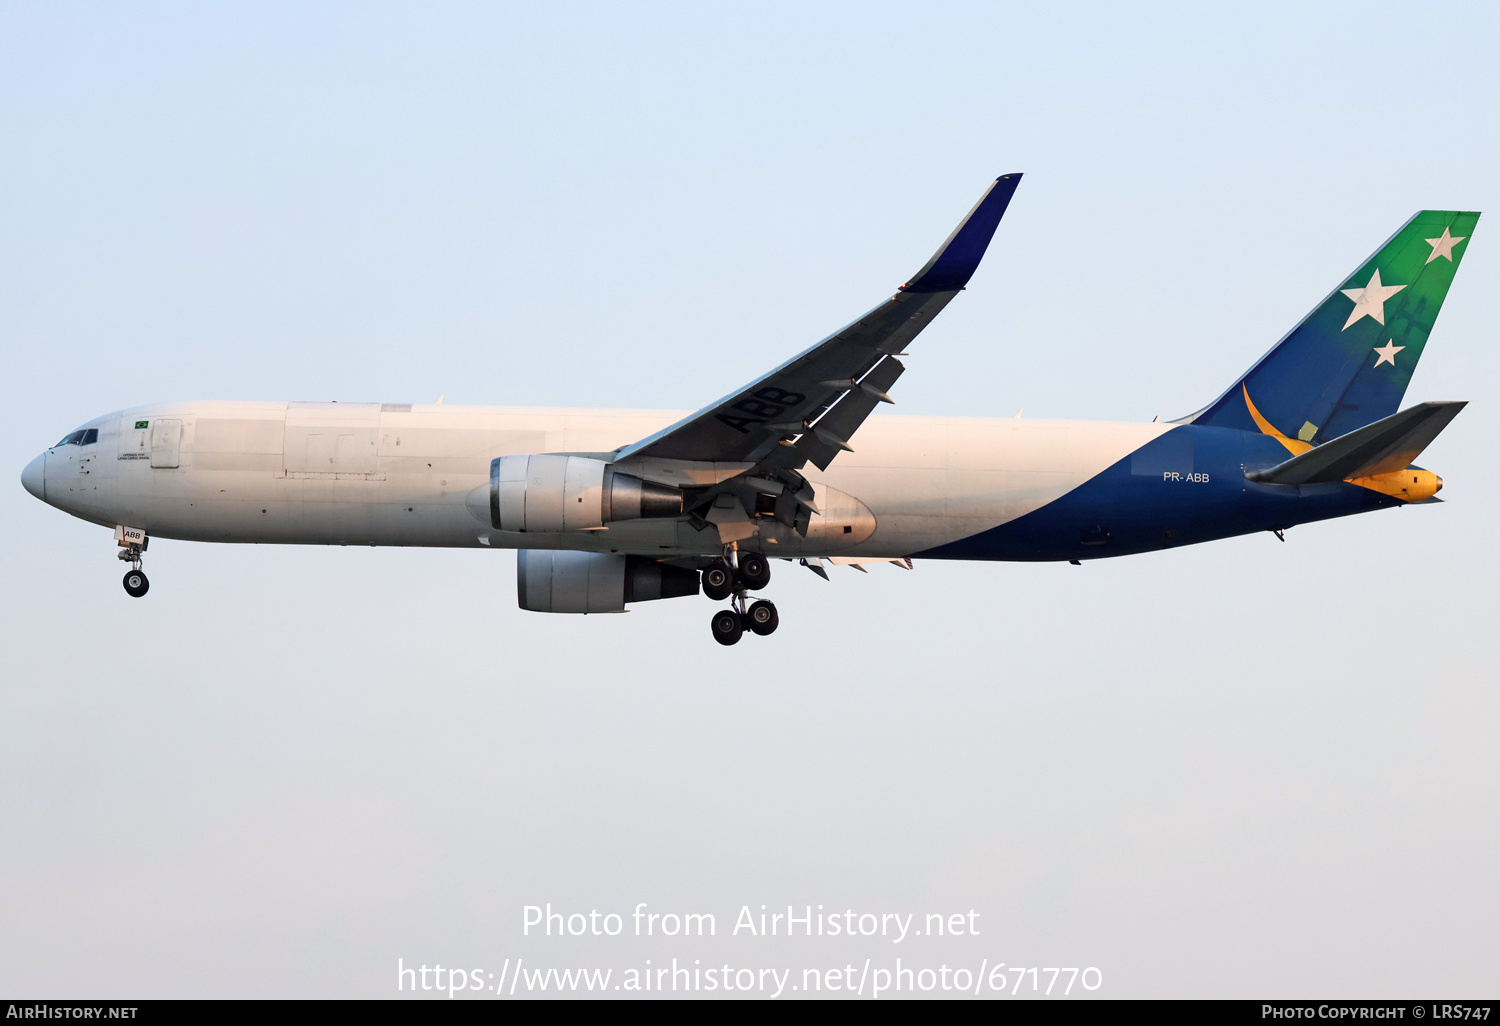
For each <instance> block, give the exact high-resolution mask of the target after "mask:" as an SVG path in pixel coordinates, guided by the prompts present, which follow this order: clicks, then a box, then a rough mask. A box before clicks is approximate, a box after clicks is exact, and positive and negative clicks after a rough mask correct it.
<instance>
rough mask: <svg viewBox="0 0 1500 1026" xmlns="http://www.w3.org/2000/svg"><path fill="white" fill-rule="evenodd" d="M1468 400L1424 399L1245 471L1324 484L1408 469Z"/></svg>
mask: <svg viewBox="0 0 1500 1026" xmlns="http://www.w3.org/2000/svg"><path fill="white" fill-rule="evenodd" d="M1467 405H1468V403H1466V402H1432V403H1421V404H1419V405H1417V406H1413V407H1411V408H1410V409H1407V410H1402V411H1401V412H1400V413H1393V414H1391V415H1390V416H1389V417H1386V418H1385V419H1384V420H1377V421H1376V422H1375V423H1373V424H1367V425H1366V426H1364V427H1362V428H1358V429H1357V430H1354V431H1351V432H1349V433H1348V434H1346V435H1340V436H1339V437H1338V438H1334V439H1330V440H1329V441H1327V442H1324V443H1323V444H1322V445H1320V446H1318V447H1317V448H1314V449H1309V450H1308V451H1307V452H1304V453H1302V454H1301V455H1299V456H1293V457H1292V458H1291V459H1289V460H1287V461H1286V462H1285V463H1280V464H1277V465H1276V466H1274V467H1272V468H1270V469H1269V470H1259V471H1254V472H1252V473H1249V474H1246V475H1245V476H1246V477H1248V478H1249V479H1250V480H1252V481H1261V482H1264V483H1266V484H1288V485H1299V484H1322V483H1325V482H1329V481H1346V480H1348V479H1349V478H1355V477H1361V478H1362V477H1374V476H1376V475H1379V474H1389V473H1393V472H1395V471H1399V470H1405V469H1406V468H1407V467H1409V466H1411V462H1412V460H1414V459H1416V458H1417V457H1418V456H1419V455H1421V453H1422V450H1423V449H1425V448H1427V446H1429V445H1430V444H1432V440H1433V439H1434V438H1436V437H1437V436H1438V433H1439V432H1441V431H1442V430H1443V428H1445V427H1447V426H1448V424H1449V422H1450V421H1452V420H1453V418H1454V417H1456V416H1458V411H1459V410H1462V409H1463V408H1464V407H1465V406H1467Z"/></svg>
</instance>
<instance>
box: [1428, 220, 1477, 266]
mask: <svg viewBox="0 0 1500 1026" xmlns="http://www.w3.org/2000/svg"><path fill="white" fill-rule="evenodd" d="M1467 238H1468V236H1467V235H1460V236H1459V237H1458V238H1456V239H1455V238H1454V237H1453V236H1451V235H1449V234H1448V229H1447V228H1444V229H1443V234H1442V235H1440V236H1438V237H1437V238H1435V239H1424V240H1423V241H1425V242H1426V243H1427V245H1429V246H1431V247H1432V255H1431V256H1429V257H1428V258H1427V259H1426V260H1425V261H1424V265H1425V264H1430V263H1432V262H1433V261H1434V260H1436V259H1437V258H1438V257H1446V258H1447V260H1448V262H1449V263H1450V264H1451V263H1453V247H1454V246H1457V245H1458V244H1459V243H1460V242H1462V241H1464V240H1465V239H1467Z"/></svg>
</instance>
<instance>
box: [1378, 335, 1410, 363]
mask: <svg viewBox="0 0 1500 1026" xmlns="http://www.w3.org/2000/svg"><path fill="white" fill-rule="evenodd" d="M1405 348H1406V347H1405V346H1398V345H1396V340H1395V339H1391V340H1390V341H1389V342H1387V343H1386V344H1385V345H1383V346H1381V347H1380V348H1379V349H1372V350H1370V351H1371V352H1372V353H1374V354H1375V366H1377V367H1379V366H1380V365H1381V364H1382V363H1388V364H1390V365H1391V366H1392V367H1394V366H1396V354H1397V353H1399V352H1401V350H1403V349H1405Z"/></svg>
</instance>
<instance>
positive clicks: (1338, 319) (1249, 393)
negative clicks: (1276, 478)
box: [1184, 210, 1479, 454]
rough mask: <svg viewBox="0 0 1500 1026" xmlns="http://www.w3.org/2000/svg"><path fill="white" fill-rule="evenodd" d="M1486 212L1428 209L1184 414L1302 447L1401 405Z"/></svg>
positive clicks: (1191, 419)
mask: <svg viewBox="0 0 1500 1026" xmlns="http://www.w3.org/2000/svg"><path fill="white" fill-rule="evenodd" d="M1478 220H1479V214H1478V213H1477V212H1475V211H1462V210H1423V211H1421V212H1419V213H1418V214H1417V215H1416V216H1414V217H1413V218H1412V219H1411V220H1410V221H1407V222H1406V224H1405V225H1403V226H1402V227H1401V229H1400V230H1399V231H1398V232H1396V234H1395V235H1393V236H1391V238H1390V240H1389V241H1387V242H1386V244H1385V245H1383V246H1381V247H1380V249H1379V250H1377V251H1376V252H1375V254H1374V255H1373V256H1371V257H1370V258H1369V259H1368V260H1366V261H1365V262H1364V263H1363V264H1361V265H1360V266H1359V267H1358V268H1357V269H1356V270H1355V272H1354V273H1353V274H1351V275H1350V276H1349V277H1348V278H1347V279H1345V280H1344V281H1343V282H1341V283H1340V284H1339V287H1338V288H1336V289H1334V290H1333V291H1332V292H1331V293H1329V294H1328V297H1327V298H1326V299H1324V300H1323V302H1322V303H1320V304H1318V306H1317V307H1316V308H1315V309H1314V310H1313V311H1312V312H1311V313H1310V314H1308V315H1307V316H1306V317H1304V318H1303V319H1302V322H1301V323H1300V324H1298V325H1297V326H1296V327H1295V328H1293V329H1292V330H1291V331H1290V332H1288V333H1287V334H1286V336H1285V337H1284V338H1282V340H1281V341H1280V342H1278V343H1277V344H1276V346H1275V347H1274V348H1273V349H1272V350H1271V351H1270V352H1269V353H1267V354H1266V355H1265V356H1263V357H1261V359H1260V361H1259V362H1258V363H1256V364H1255V366H1254V367H1251V368H1250V370H1249V371H1248V372H1246V374H1245V375H1244V377H1242V378H1240V379H1239V380H1238V381H1236V382H1235V383H1234V384H1233V385H1231V386H1230V387H1229V389H1228V390H1227V391H1226V392H1225V393H1224V394H1223V395H1222V396H1220V397H1219V398H1218V399H1217V400H1216V401H1215V402H1214V403H1213V404H1212V405H1210V406H1208V407H1207V408H1206V409H1204V410H1202V411H1200V412H1198V413H1196V414H1194V415H1193V416H1191V417H1187V418H1184V421H1185V422H1188V423H1194V424H1202V425H1205V426H1210V427H1231V428H1239V429H1241V430H1244V431H1259V432H1263V433H1265V434H1268V435H1272V436H1273V437H1277V438H1280V439H1281V440H1282V443H1283V444H1284V445H1286V446H1287V448H1288V450H1289V451H1291V452H1292V453H1293V454H1295V453H1298V452H1301V451H1304V450H1306V449H1308V448H1311V447H1312V446H1314V445H1317V444H1318V443H1320V442H1322V441H1324V440H1325V439H1329V438H1337V437H1338V436H1339V435H1343V434H1347V433H1348V432H1350V431H1353V430H1355V429H1356V428H1360V427H1364V426H1365V425H1366V424H1373V423H1374V422H1375V421H1377V420H1381V419H1382V418H1385V417H1389V416H1390V415H1391V414H1393V413H1395V412H1396V410H1397V408H1398V407H1399V406H1400V405H1401V397H1402V396H1403V395H1405V394H1406V386H1407V384H1408V383H1410V381H1411V375H1412V372H1413V371H1414V370H1416V367H1417V361H1418V360H1419V359H1420V358H1421V356H1422V349H1423V347H1424V346H1425V345H1426V344H1427V336H1428V334H1429V333H1430V332H1431V331H1432V325H1433V322H1434V321H1436V320H1437V315H1438V310H1439V309H1441V307H1442V305H1443V299H1444V298H1445V297H1446V296H1447V295H1448V286H1449V285H1451V284H1452V283H1453V275H1454V274H1455V273H1456V272H1457V271H1458V265H1459V263H1460V262H1462V260H1463V256H1464V253H1465V252H1466V251H1467V249H1468V246H1469V239H1470V237H1471V236H1472V235H1473V234H1474V225H1475V224H1476V223H1477V222H1478Z"/></svg>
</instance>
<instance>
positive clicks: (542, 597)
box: [516, 549, 698, 613]
mask: <svg viewBox="0 0 1500 1026" xmlns="http://www.w3.org/2000/svg"><path fill="white" fill-rule="evenodd" d="M516 593H517V599H518V600H519V602H520V605H521V608H522V609H530V610H532V611H533V612H537V613H619V612H623V611H624V609H625V604H626V603H627V602H650V601H652V600H653V599H664V598H680V597H682V596H684V595H696V594H698V571H696V570H689V569H686V568H684V567H680V566H667V565H666V564H664V563H658V562H657V561H656V560H654V559H647V558H646V557H644V556H615V555H610V554H608V553H604V552H569V551H563V550H556V549H521V550H520V551H519V552H518V553H517V554H516Z"/></svg>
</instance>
